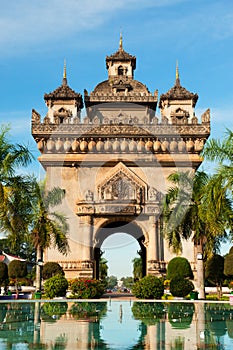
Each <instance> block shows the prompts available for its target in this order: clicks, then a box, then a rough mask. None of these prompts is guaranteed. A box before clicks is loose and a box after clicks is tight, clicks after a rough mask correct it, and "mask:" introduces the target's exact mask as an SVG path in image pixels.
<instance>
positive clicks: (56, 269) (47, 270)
mask: <svg viewBox="0 0 233 350" xmlns="http://www.w3.org/2000/svg"><path fill="white" fill-rule="evenodd" d="M56 275H62V276H64V275H65V273H64V271H63V269H62V267H61V266H60V265H59V264H58V263H56V262H53V261H48V262H47V263H45V264H44V266H43V269H42V278H43V279H44V280H47V279H48V278H51V277H53V276H56Z"/></svg>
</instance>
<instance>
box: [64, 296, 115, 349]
mask: <svg viewBox="0 0 233 350" xmlns="http://www.w3.org/2000/svg"><path fill="white" fill-rule="evenodd" d="M106 313H107V302H76V303H74V304H73V305H72V306H71V308H70V314H71V315H72V316H73V317H74V318H75V319H76V320H77V321H83V320H85V321H88V322H89V327H88V349H101V350H107V349H108V346H107V344H106V343H105V342H104V341H103V340H102V339H101V336H100V320H101V318H102V317H104V316H106Z"/></svg>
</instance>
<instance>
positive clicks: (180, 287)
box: [170, 276, 194, 297]
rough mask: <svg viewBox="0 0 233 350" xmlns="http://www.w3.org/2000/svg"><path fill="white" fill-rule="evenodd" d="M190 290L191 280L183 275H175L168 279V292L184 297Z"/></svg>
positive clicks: (191, 286) (191, 287)
mask: <svg viewBox="0 0 233 350" xmlns="http://www.w3.org/2000/svg"><path fill="white" fill-rule="evenodd" d="M192 290H194V285H193V283H192V281H190V280H188V279H186V278H184V277H179V276H176V277H173V278H172V279H171V281H170V292H171V294H172V295H173V296H174V297H186V295H188V294H189V293H190V292H191V291H192Z"/></svg>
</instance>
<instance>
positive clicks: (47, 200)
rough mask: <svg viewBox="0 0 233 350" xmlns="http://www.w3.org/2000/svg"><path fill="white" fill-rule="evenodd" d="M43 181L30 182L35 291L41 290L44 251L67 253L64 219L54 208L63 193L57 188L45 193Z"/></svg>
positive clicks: (67, 228) (59, 202) (65, 223)
mask: <svg viewBox="0 0 233 350" xmlns="http://www.w3.org/2000/svg"><path fill="white" fill-rule="evenodd" d="M45 186H46V183H45V181H44V182H42V183H38V182H37V181H36V180H35V181H33V182H32V192H31V194H32V198H33V200H32V207H33V210H32V212H33V216H32V222H31V223H32V227H31V234H32V240H33V244H34V247H35V249H36V259H37V265H36V289H37V290H40V289H41V272H42V265H41V264H42V262H43V253H44V250H45V249H47V248H50V247H54V248H57V249H58V251H59V252H60V253H62V254H67V253H68V251H69V245H68V238H67V233H68V230H69V227H68V224H67V220H66V217H65V216H64V215H63V214H62V213H59V212H57V211H52V209H53V208H54V207H57V206H58V205H59V204H61V202H62V200H63V198H64V195H65V194H64V191H63V190H62V189H60V188H58V187H54V188H53V189H51V190H48V191H46V188H45Z"/></svg>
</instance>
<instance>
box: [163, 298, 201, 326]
mask: <svg viewBox="0 0 233 350" xmlns="http://www.w3.org/2000/svg"><path fill="white" fill-rule="evenodd" d="M167 310H168V320H169V322H170V324H171V326H172V327H173V328H179V329H187V328H189V327H190V325H191V323H192V320H193V313H194V304H193V303H187V304H184V303H169V304H168V306H167Z"/></svg>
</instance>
